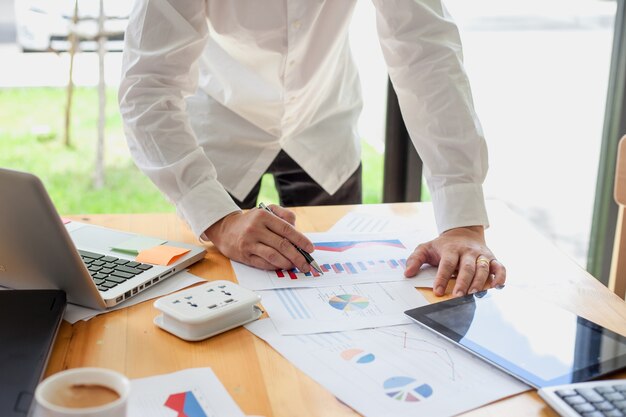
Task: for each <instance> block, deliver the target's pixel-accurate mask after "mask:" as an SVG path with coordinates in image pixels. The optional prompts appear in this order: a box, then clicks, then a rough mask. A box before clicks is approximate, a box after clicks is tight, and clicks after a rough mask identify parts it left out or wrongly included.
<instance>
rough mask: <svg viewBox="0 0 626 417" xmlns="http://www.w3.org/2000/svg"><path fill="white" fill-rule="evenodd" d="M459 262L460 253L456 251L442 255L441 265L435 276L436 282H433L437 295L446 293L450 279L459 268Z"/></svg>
mask: <svg viewBox="0 0 626 417" xmlns="http://www.w3.org/2000/svg"><path fill="white" fill-rule="evenodd" d="M458 262H459V255H457V254H456V253H447V254H444V255H443V256H442V258H441V260H440V261H439V266H438V267H437V275H436V276H435V282H434V284H433V291H434V292H435V295H437V296H442V295H444V294H445V292H446V287H447V286H448V281H450V277H451V276H452V274H454V271H455V270H456V269H457V264H458Z"/></svg>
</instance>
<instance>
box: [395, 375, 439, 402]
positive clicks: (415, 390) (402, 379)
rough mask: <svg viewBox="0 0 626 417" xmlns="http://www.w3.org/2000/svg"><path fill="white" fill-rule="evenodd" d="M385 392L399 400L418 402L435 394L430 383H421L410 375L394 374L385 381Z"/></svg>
mask: <svg viewBox="0 0 626 417" xmlns="http://www.w3.org/2000/svg"><path fill="white" fill-rule="evenodd" d="M383 388H384V389H385V394H387V396H388V397H390V398H393V399H394V400H398V401H406V402H418V401H423V400H425V399H426V398H428V397H430V396H431V395H433V389H432V388H431V386H430V385H428V384H420V383H419V382H417V380H416V379H414V378H409V377H408V376H394V377H392V378H389V379H388V380H386V381H385V382H384V383H383Z"/></svg>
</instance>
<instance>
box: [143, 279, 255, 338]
mask: <svg viewBox="0 0 626 417" xmlns="http://www.w3.org/2000/svg"><path fill="white" fill-rule="evenodd" d="M260 301H261V297H260V296H259V295H258V294H256V293H254V292H253V291H250V290H248V289H247V288H243V287H241V286H239V285H237V284H235V283H233V282H230V281H224V280H219V281H211V282H207V283H206V284H202V285H198V286H196V287H192V288H189V289H187V290H183V291H180V292H177V293H174V294H170V295H167V296H165V297H161V298H159V299H158V300H156V301H155V302H154V307H155V308H157V309H158V310H160V311H161V313H162V314H160V315H158V316H156V317H155V318H154V324H156V325H157V326H159V327H160V328H162V329H163V330H166V331H168V332H170V333H172V334H174V335H176V336H178V337H180V338H181V339H184V340H189V341H198V340H203V339H206V338H209V337H211V336H214V335H216V334H219V333H222V332H225V331H227V330H230V329H233V328H235V327H238V326H241V325H243V324H246V323H249V322H251V321H253V320H256V319H258V318H259V317H260V316H261V314H263V311H262V310H261V309H260V308H259V307H258V306H257V305H256V304H257V303H259V302H260Z"/></svg>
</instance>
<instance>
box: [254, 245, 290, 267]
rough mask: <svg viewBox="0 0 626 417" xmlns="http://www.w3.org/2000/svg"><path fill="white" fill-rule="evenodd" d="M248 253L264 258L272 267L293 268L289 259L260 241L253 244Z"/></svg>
mask: <svg viewBox="0 0 626 417" xmlns="http://www.w3.org/2000/svg"><path fill="white" fill-rule="evenodd" d="M250 255H251V256H252V255H256V256H259V257H261V258H263V259H265V261H267V262H268V263H269V264H270V265H272V269H291V268H293V263H292V262H291V261H290V260H289V259H287V258H285V257H284V256H283V254H282V253H280V252H278V251H277V250H276V249H274V248H272V247H270V246H267V245H264V244H262V243H259V244H257V245H255V247H254V249H253V251H252V253H251V254H250Z"/></svg>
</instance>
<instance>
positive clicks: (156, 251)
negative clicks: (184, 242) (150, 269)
mask: <svg viewBox="0 0 626 417" xmlns="http://www.w3.org/2000/svg"><path fill="white" fill-rule="evenodd" d="M187 252H189V249H185V248H177V247H175V246H167V245H159V246H155V247H153V248H150V249H144V250H142V251H141V252H139V255H137V258H135V260H136V261H137V262H143V263H147V264H155V265H169V264H171V263H172V262H174V261H175V260H176V259H178V258H180V257H181V256H183V255H184V254H186V253H187Z"/></svg>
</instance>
